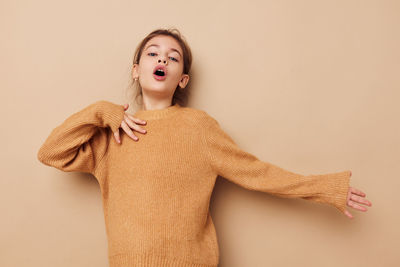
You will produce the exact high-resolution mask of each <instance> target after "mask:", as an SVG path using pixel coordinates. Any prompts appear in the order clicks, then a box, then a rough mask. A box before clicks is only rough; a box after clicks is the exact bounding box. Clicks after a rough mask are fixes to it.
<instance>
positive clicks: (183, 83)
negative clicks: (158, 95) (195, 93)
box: [179, 74, 189, 89]
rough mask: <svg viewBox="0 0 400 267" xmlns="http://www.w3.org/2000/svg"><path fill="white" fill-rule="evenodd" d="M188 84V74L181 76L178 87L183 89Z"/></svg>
mask: <svg viewBox="0 0 400 267" xmlns="http://www.w3.org/2000/svg"><path fill="white" fill-rule="evenodd" d="M188 82H189V75H188V74H183V75H182V78H181V80H180V82H179V87H180V88H181V89H183V88H185V87H186V85H187V83H188Z"/></svg>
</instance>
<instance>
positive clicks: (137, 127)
mask: <svg viewBox="0 0 400 267" xmlns="http://www.w3.org/2000/svg"><path fill="white" fill-rule="evenodd" d="M124 121H125V122H126V123H127V124H128V125H129V127H130V128H133V129H135V130H136V131H137V132H140V133H142V134H145V133H146V130H145V129H143V128H142V127H140V126H139V125H137V124H135V123H134V122H132V121H131V120H130V119H129V118H127V117H125V118H124Z"/></svg>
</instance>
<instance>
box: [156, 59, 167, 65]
mask: <svg viewBox="0 0 400 267" xmlns="http://www.w3.org/2000/svg"><path fill="white" fill-rule="evenodd" d="M161 61H162V60H161V59H159V60H158V63H160V62H161ZM163 61H164V64H165V65H167V64H168V62H167V61H166V60H163Z"/></svg>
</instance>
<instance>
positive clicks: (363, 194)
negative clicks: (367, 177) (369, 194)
mask: <svg viewBox="0 0 400 267" xmlns="http://www.w3.org/2000/svg"><path fill="white" fill-rule="evenodd" d="M351 192H352V193H354V194H356V195H359V196H362V197H365V196H366V194H365V193H364V192H362V191H361V190H359V189H357V188H354V187H351Z"/></svg>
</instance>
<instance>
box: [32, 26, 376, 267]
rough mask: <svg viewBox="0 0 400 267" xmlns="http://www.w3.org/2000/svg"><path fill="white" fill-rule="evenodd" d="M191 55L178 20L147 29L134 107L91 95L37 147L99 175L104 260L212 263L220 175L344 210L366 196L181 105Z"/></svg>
mask: <svg viewBox="0 0 400 267" xmlns="http://www.w3.org/2000/svg"><path fill="white" fill-rule="evenodd" d="M191 62H192V56H191V51H190V48H189V46H188V45H187V44H186V41H185V40H184V38H183V37H182V36H181V34H180V33H179V31H178V30H177V29H169V30H167V29H158V30H155V31H153V32H151V33H150V34H149V35H148V36H147V37H146V38H145V39H144V40H143V41H142V42H141V43H140V44H139V46H138V48H137V50H136V53H135V57H134V62H133V63H134V64H133V71H132V78H133V79H134V81H135V84H136V85H137V88H138V94H137V96H136V97H141V99H142V102H141V103H140V107H141V108H140V109H139V110H138V111H136V113H134V114H133V115H131V114H129V113H127V112H126V110H127V108H128V105H124V106H122V105H118V104H114V103H111V102H109V101H104V100H102V101H97V102H95V103H93V104H91V105H89V106H87V107H86V108H84V109H82V110H81V111H79V112H76V113H74V114H72V115H71V116H70V117H69V118H67V119H66V120H65V121H64V122H63V123H62V124H61V125H59V126H58V127H56V128H55V129H54V130H53V131H52V132H51V134H50V135H49V137H48V138H47V140H46V141H45V142H44V144H43V145H42V146H41V148H40V150H39V151H38V154H37V157H38V159H39V160H40V161H41V162H42V163H44V164H46V165H48V166H53V167H55V168H58V169H60V170H62V171H66V172H72V171H79V172H86V173H91V174H93V175H94V176H95V177H96V179H97V180H98V182H99V184H100V188H101V193H102V200H103V209H104V218H105V222H106V232H107V238H108V257H109V263H110V267H117V266H118V267H121V266H199V267H200V266H210V267H215V266H218V262H219V250H218V242H217V236H216V232H215V228H214V224H213V221H212V218H211V216H210V213H209V201H210V197H211V195H212V191H213V187H214V183H215V180H216V178H217V176H218V175H219V176H222V177H224V178H226V179H228V180H230V181H232V182H233V183H236V184H238V185H240V186H242V187H244V188H247V189H249V190H257V191H262V192H266V193H270V194H273V195H276V196H280V197H286V198H302V199H306V200H310V201H313V202H319V203H326V204H330V205H332V206H333V207H335V208H337V209H338V210H340V211H341V212H343V213H344V214H346V215H347V216H348V217H349V218H352V215H351V214H350V213H349V212H348V211H347V210H346V205H347V206H350V207H353V208H355V209H357V210H361V211H366V210H367V209H366V208H365V207H363V206H360V205H358V204H357V203H361V204H365V205H369V206H371V202H370V201H368V200H366V199H364V198H363V197H365V194H364V193H363V192H361V191H360V190H358V189H355V188H352V187H350V186H349V180H350V176H351V172H350V171H349V170H347V171H342V172H336V173H329V174H319V175H301V174H296V173H293V172H290V171H287V170H285V169H282V168H280V167H278V166H276V165H274V164H271V163H267V162H264V161H261V160H259V159H258V158H257V157H256V156H254V155H252V154H250V153H248V152H246V151H243V150H242V149H241V148H239V147H238V145H237V144H236V143H235V142H234V141H233V140H232V139H231V138H230V136H228V135H227V134H226V133H225V132H224V131H223V129H221V127H220V125H219V123H218V122H217V121H216V120H215V119H214V118H213V117H211V116H210V115H209V114H208V113H207V112H205V111H202V110H198V109H194V108H190V107H185V106H184V104H183V103H184V101H185V97H186V96H187V92H186V91H185V90H186V89H185V87H186V86H187V84H188V82H189V74H188V73H189V70H190V66H191ZM120 128H122V130H123V131H124V132H125V134H122V135H120V132H119V129H120ZM134 131H135V132H137V133H140V138H138V136H139V135H138V134H137V133H136V134H135V133H134ZM137 135H138V136H137Z"/></svg>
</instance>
